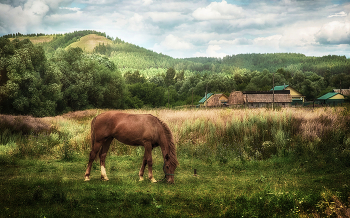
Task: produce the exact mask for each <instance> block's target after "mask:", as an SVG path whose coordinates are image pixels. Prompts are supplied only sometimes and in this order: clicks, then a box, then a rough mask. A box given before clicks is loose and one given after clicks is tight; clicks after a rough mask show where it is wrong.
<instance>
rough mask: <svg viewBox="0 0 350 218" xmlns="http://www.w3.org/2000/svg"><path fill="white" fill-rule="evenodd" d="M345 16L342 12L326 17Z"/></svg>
mask: <svg viewBox="0 0 350 218" xmlns="http://www.w3.org/2000/svg"><path fill="white" fill-rule="evenodd" d="M346 16H347V14H346V13H345V12H344V11H342V12H339V13H335V14H332V15H329V16H328V17H346Z"/></svg>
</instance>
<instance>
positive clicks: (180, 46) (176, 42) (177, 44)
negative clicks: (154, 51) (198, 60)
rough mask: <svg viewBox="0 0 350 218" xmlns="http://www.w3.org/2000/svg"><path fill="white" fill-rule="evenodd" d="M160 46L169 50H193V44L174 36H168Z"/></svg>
mask: <svg viewBox="0 0 350 218" xmlns="http://www.w3.org/2000/svg"><path fill="white" fill-rule="evenodd" d="M160 45H161V46H163V47H164V48H166V49H167V50H188V49H191V48H193V45H192V44H191V43H189V42H186V41H184V40H182V39H180V38H179V37H177V36H174V35H173V34H169V35H167V36H166V37H165V39H164V41H162V42H161V43H160Z"/></svg>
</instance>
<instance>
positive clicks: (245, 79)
mask: <svg viewBox="0 0 350 218" xmlns="http://www.w3.org/2000/svg"><path fill="white" fill-rule="evenodd" d="M89 34H96V35H99V36H103V37H106V38H107V39H108V40H110V41H111V42H112V43H110V44H107V45H105V44H97V45H96V47H95V48H94V50H93V52H92V53H88V52H85V51H83V50H82V49H81V48H79V47H76V48H71V47H68V48H67V46H68V45H70V44H71V43H73V42H77V41H79V40H80V39H81V37H83V36H86V35H89ZM43 35H45V34H40V33H38V34H27V35H23V34H21V33H16V34H8V35H6V36H3V37H1V38H0V72H1V73H0V113H2V114H21V115H27V114H29V115H33V116H37V117H43V116H54V115H57V114H62V113H65V112H69V111H77V110H85V109H90V108H109V109H112V108H114V109H127V108H143V107H146V108H154V107H175V106H181V105H191V104H197V102H198V100H199V99H200V98H202V97H203V96H204V94H205V92H206V91H208V92H214V93H225V94H226V95H229V93H231V92H232V91H233V90H240V91H267V90H270V89H271V88H272V80H273V77H274V82H275V85H283V84H286V85H290V86H292V87H293V88H295V89H296V90H298V91H299V92H301V93H302V94H303V95H305V96H306V99H307V100H308V101H313V100H314V99H316V98H317V97H319V96H321V95H323V94H325V93H327V92H329V91H331V90H332V89H334V88H349V87H350V74H349V71H350V61H349V59H347V58H346V57H345V56H336V55H329V56H324V57H308V56H305V55H303V54H295V53H276V54H238V55H228V56H226V57H224V58H211V57H196V58H182V59H181V58H172V57H170V56H167V55H164V54H161V53H160V54H159V53H156V52H153V51H150V50H147V49H145V48H142V47H139V46H137V45H133V44H131V43H128V42H124V41H123V40H121V39H119V38H115V39H114V38H113V37H110V36H106V34H105V33H101V32H97V31H93V30H83V31H75V32H72V33H66V34H56V35H54V36H53V37H52V38H53V39H52V40H51V41H49V42H42V43H35V44H33V43H32V42H31V40H30V39H31V38H37V37H41V36H43ZM19 36H21V37H23V36H25V37H27V38H25V39H23V40H19V39H17V38H16V37H19Z"/></svg>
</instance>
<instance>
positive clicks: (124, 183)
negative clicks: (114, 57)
mask: <svg viewBox="0 0 350 218" xmlns="http://www.w3.org/2000/svg"><path fill="white" fill-rule="evenodd" d="M102 112H103V111H101V110H88V111H78V112H73V113H68V114H64V115H62V116H57V117H46V118H25V119H22V117H10V118H8V117H6V116H5V115H2V116H1V118H3V119H2V120H7V121H8V122H6V125H5V122H2V123H0V167H1V170H0V177H1V178H9V179H2V180H1V182H0V183H1V184H0V189H1V193H4V197H3V198H1V199H0V211H1V210H2V211H4V214H5V215H4V216H10V215H11V216H18V217H20V216H30V215H35V214H36V215H37V216H38V211H39V212H40V216H46V217H53V216H57V214H59V215H61V216H62V217H65V216H71V217H81V216H83V215H87V216H91V215H93V216H96V217H108V216H123V215H125V216H131V217H139V216H145V215H147V216H152V217H164V216H169V217H192V216H194V217H200V216H202V217H242V216H244V217H310V216H314V217H329V216H333V217H336V216H337V215H338V216H340V215H342V214H343V213H346V212H347V210H348V208H349V207H350V205H349V204H348V203H347V201H348V197H349V186H348V185H349V183H348V182H347V181H349V177H350V174H349V172H348V167H350V129H349V127H350V126H349V124H350V118H349V112H348V111H347V109H344V108H318V109H315V110H312V109H303V108H286V109H280V110H277V111H271V110H267V109H252V110H251V109H208V110H206V109H199V110H197V109H187V110H186V109H183V110H165V109H159V110H127V111H124V112H127V113H138V114H144V113H147V114H152V115H155V116H157V117H159V118H160V119H161V120H163V121H164V122H166V123H167V124H168V126H169V127H170V129H171V130H172V133H173V135H174V139H175V143H176V146H177V151H178V159H179V162H180V166H179V167H178V168H177V170H176V184H175V185H174V186H167V185H166V184H163V183H158V184H150V183H147V182H141V183H140V182H136V181H137V180H138V170H139V164H140V163H141V159H142V157H141V156H142V155H143V149H142V148H141V147H132V146H128V145H123V144H121V143H120V142H118V141H113V142H112V145H111V147H110V153H112V154H113V155H111V156H110V157H108V161H107V162H106V168H107V170H108V173H109V176H110V179H111V180H110V181H109V182H108V183H103V182H100V181H99V180H98V179H97V178H99V171H100V169H99V167H98V163H94V164H93V169H92V170H93V175H94V176H95V178H96V179H92V180H91V181H90V183H83V173H84V170H85V167H86V166H85V165H86V161H87V156H88V153H89V152H90V122H91V120H92V118H93V117H94V116H96V115H98V114H100V113H102ZM4 117H5V118H4ZM7 118H8V119H7ZM11 120H16V122H13V123H12V124H11V122H10V121H11ZM39 124H40V125H39ZM36 126H45V127H47V128H37V129H35V128H31V127H36ZM14 127H16V128H14ZM21 127H23V128H24V129H21ZM24 130H25V131H24ZM34 130H35V131H34ZM154 150H155V151H154V156H153V157H154V174H155V175H156V176H160V175H162V176H164V174H163V172H162V171H161V169H162V166H163V161H162V158H161V154H160V149H154ZM12 157H17V158H14V159H16V160H17V161H16V162H11V161H12V159H13V158H12ZM27 157H30V158H27ZM33 157H34V159H33ZM193 168H195V169H197V170H198V172H199V173H198V175H199V176H197V177H194V176H193ZM120 208H122V209H120ZM121 214H122V215H121Z"/></svg>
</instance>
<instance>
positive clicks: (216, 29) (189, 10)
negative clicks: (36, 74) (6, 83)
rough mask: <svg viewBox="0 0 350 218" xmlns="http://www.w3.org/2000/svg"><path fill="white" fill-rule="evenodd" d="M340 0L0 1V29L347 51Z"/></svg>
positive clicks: (187, 45) (164, 43) (166, 48)
mask: <svg viewBox="0 0 350 218" xmlns="http://www.w3.org/2000/svg"><path fill="white" fill-rule="evenodd" d="M349 12H350V2H349V1H344V0H336V1H326V0H269V1H267V0H265V1H264V0H262V1H261V0H259V1H258V0H248V1H246V0H226V1H225V0H219V1H208V0H196V1H184V0H135V1H130V0H0V35H4V34H9V33H15V32H21V33H24V34H27V33H47V34H50V33H66V32H72V31H75V30H85V29H91V30H97V31H101V32H106V34H107V35H109V36H112V37H118V38H121V39H122V40H124V41H126V42H130V43H133V44H136V45H139V46H142V47H144V48H147V49H150V50H153V51H156V52H161V53H163V54H167V55H170V56H172V57H175V58H184V57H195V56H207V57H223V56H226V55H232V54H240V53H279V52H293V53H303V54H306V55H308V56H323V55H329V54H331V55H346V56H347V57H350V46H349V44H350V15H349Z"/></svg>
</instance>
